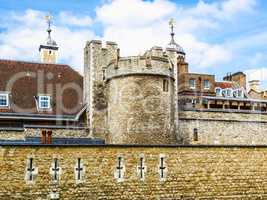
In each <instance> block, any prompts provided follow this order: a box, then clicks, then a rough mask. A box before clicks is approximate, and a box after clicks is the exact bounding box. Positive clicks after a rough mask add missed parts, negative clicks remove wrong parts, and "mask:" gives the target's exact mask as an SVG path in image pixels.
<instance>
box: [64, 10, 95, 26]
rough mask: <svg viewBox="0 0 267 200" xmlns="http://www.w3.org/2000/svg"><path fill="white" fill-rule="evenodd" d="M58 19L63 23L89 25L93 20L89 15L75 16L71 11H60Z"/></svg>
mask: <svg viewBox="0 0 267 200" xmlns="http://www.w3.org/2000/svg"><path fill="white" fill-rule="evenodd" d="M59 21H60V22H61V23H62V24H64V25H73V26H91V25H92V23H93V20H92V18H91V17H89V16H82V17H77V16H75V15H73V14H72V13H71V12H66V11H62V12H60V14H59Z"/></svg>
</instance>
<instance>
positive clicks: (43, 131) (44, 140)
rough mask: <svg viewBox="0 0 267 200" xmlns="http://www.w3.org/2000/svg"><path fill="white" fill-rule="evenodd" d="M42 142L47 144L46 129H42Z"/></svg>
mask: <svg viewBox="0 0 267 200" xmlns="http://www.w3.org/2000/svg"><path fill="white" fill-rule="evenodd" d="M41 144H46V130H42V136H41Z"/></svg>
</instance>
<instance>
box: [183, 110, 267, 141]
mask: <svg viewBox="0 0 267 200" xmlns="http://www.w3.org/2000/svg"><path fill="white" fill-rule="evenodd" d="M195 128H196V129H197V131H198V141H193V132H194V129H195ZM266 134H267V115H262V114H253V113H250V114H247V113H227V112H196V111H183V112H182V111H181V112H180V113H179V138H180V139H181V141H182V142H183V143H186V144H192V143H193V144H245V145H246V144H267V137H266Z"/></svg>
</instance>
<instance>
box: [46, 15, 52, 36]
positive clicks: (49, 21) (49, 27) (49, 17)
mask: <svg viewBox="0 0 267 200" xmlns="http://www.w3.org/2000/svg"><path fill="white" fill-rule="evenodd" d="M52 19H53V16H52V15H51V14H50V13H49V14H48V15H46V16H45V20H46V22H47V24H48V28H47V32H48V37H49V38H50V33H51V31H52V30H51V23H52Z"/></svg>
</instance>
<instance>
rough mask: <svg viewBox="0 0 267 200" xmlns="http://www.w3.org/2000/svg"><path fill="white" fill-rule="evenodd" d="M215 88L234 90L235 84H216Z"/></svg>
mask: <svg viewBox="0 0 267 200" xmlns="http://www.w3.org/2000/svg"><path fill="white" fill-rule="evenodd" d="M215 87H220V88H222V89H225V88H234V84H233V82H215Z"/></svg>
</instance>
